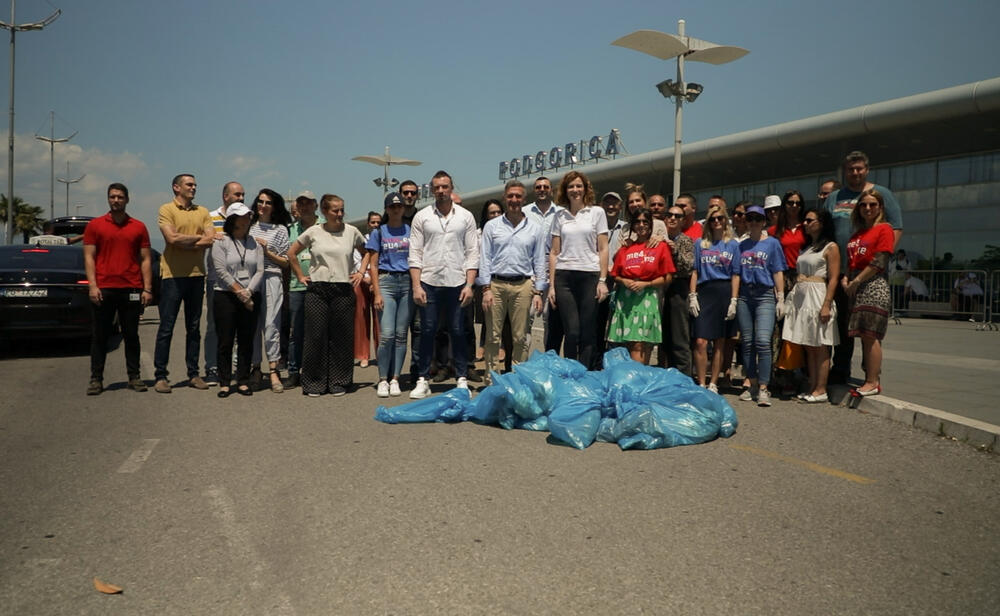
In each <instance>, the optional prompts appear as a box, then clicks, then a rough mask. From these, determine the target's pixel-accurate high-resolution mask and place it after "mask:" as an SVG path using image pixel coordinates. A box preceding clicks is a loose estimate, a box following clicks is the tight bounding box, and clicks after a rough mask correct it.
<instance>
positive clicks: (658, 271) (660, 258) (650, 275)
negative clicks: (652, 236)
mask: <svg viewBox="0 0 1000 616" xmlns="http://www.w3.org/2000/svg"><path fill="white" fill-rule="evenodd" d="M675 271H677V269H676V268H675V267H674V260H673V258H672V257H671V256H670V246H669V245H668V244H667V243H666V242H660V243H659V244H657V245H656V248H649V247H648V246H646V245H645V244H632V245H631V246H629V247H628V248H622V249H621V250H619V251H618V254H616V255H615V263H614V265H612V266H611V275H612V276H614V277H615V278H629V279H631V280H643V281H648V280H653V279H655V278H659V277H660V276H663V275H665V274H671V273H673V272H675Z"/></svg>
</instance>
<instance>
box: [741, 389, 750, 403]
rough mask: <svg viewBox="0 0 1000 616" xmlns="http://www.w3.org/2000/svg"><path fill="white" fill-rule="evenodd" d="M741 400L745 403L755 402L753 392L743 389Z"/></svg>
mask: <svg viewBox="0 0 1000 616" xmlns="http://www.w3.org/2000/svg"><path fill="white" fill-rule="evenodd" d="M740 400H742V401H743V402H752V401H753V392H752V391H750V388H749V387H744V388H743V393H741V394H740Z"/></svg>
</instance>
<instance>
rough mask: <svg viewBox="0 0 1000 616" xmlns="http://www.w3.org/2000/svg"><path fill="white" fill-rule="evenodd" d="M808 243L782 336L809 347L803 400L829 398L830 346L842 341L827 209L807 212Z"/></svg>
mask: <svg viewBox="0 0 1000 616" xmlns="http://www.w3.org/2000/svg"><path fill="white" fill-rule="evenodd" d="M803 229H804V231H805V233H806V244H805V246H804V247H803V248H802V252H801V253H799V258H798V262H797V264H796V268H797V270H798V280H797V282H796V284H795V286H794V287H793V288H792V291H791V293H789V295H788V299H787V300H786V302H785V327H784V329H783V330H782V334H781V337H782V338H784V339H785V340H788V341H789V342H794V343H795V344H801V345H802V346H803V347H804V348H805V350H806V364H807V366H808V369H809V386H808V388H807V389H806V391H805V392H803V393H801V394H799V399H800V400H802V401H803V402H809V403H815V402H827V401H828V400H829V397H828V396H827V393H826V381H827V376H828V375H829V373H830V346H835V345H837V344H838V343H839V342H840V338H839V335H838V333H837V306H836V305H835V304H834V303H833V294H834V291H835V290H836V288H837V281H838V280H840V249H839V248H837V243H836V241H834V235H833V217H832V216H831V215H830V212H828V211H827V210H825V209H824V210H820V211H816V210H813V211H810V212H806V215H805V217H804V218H803Z"/></svg>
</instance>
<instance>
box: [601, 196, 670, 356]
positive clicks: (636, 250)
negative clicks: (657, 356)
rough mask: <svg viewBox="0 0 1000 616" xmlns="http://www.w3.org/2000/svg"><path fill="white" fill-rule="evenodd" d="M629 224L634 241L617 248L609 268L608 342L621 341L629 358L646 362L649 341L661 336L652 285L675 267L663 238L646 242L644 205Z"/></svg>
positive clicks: (648, 228) (666, 280) (663, 281)
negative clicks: (611, 284)
mask: <svg viewBox="0 0 1000 616" xmlns="http://www.w3.org/2000/svg"><path fill="white" fill-rule="evenodd" d="M629 225H630V229H631V231H632V233H634V234H635V237H636V241H635V243H633V244H631V245H630V246H628V247H626V248H622V249H620V250H619V251H618V253H617V254H616V255H615V263H614V265H613V266H612V267H611V272H610V274H611V276H613V277H614V279H615V295H614V300H613V303H612V310H613V312H612V315H611V321H610V323H609V326H608V342H617V343H625V345H626V346H627V347H628V351H629V354H630V355H631V356H632V359H634V360H635V361H637V362H639V363H641V364H648V363H649V356H650V354H651V353H652V350H653V344H655V343H659V342H661V341H662V339H663V326H662V324H661V321H660V305H659V300H658V298H657V296H656V288H657V287H662V286H664V285H668V284H670V281H671V280H672V279H673V276H672V273H673V272H674V271H676V269H675V268H674V260H673V259H672V258H671V256H670V246H668V245H667V243H666V242H660V243H658V244H657V245H656V247H655V248H650V247H649V246H647V245H646V243H647V242H649V238H650V236H651V235H652V233H653V215H652V214H651V213H650V211H649V209H648V208H641V209H639V210H637V211H636V212H635V213H634V215H633V216H632V220H631V222H630V223H629Z"/></svg>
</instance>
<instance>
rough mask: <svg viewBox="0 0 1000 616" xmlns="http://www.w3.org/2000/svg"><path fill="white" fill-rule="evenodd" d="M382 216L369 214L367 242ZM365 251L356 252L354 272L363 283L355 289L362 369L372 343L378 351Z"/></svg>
mask: <svg viewBox="0 0 1000 616" xmlns="http://www.w3.org/2000/svg"><path fill="white" fill-rule="evenodd" d="M382 220H383V218H382V214H379V213H378V212H376V211H370V212H368V218H367V220H366V221H365V226H366V229H365V231H364V233H362V235H363V236H364V238H365V242H367V241H368V238H369V237H371V234H372V233H374V232H375V231H376V230H377V229H378V228H379V227H380V226H381V225H382ZM366 254H367V253H366V252H365V251H363V250H362V251H358V250H356V251H354V271H356V272H360V273H361V282H360V283H359V284H358V285H357V286H356V287H354V361H356V362H357V363H358V365H360V366H361V367H362V368H367V367H368V360H369V359H370V358H371V357H372V342H373V341H374V343H375V349H376V353H377V349H378V335H379V331H378V330H379V326H378V314H377V313H376V312H375V305H374V304H373V303H372V300H374V295H373V289H372V277H371V274H370V273H369V265H368V261H367V260H365V258H364V257H365V256H366Z"/></svg>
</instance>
